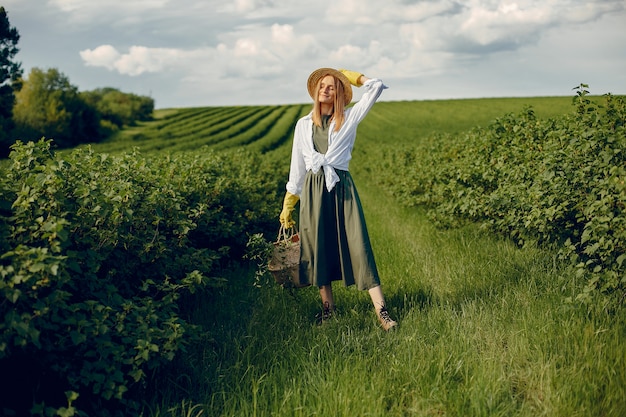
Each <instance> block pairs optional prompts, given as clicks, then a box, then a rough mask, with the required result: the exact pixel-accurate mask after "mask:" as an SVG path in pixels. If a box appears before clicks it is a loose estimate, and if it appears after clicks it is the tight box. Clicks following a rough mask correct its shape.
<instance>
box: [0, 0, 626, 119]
mask: <svg viewBox="0 0 626 417" xmlns="http://www.w3.org/2000/svg"><path fill="white" fill-rule="evenodd" d="M2 5H3V6H4V7H5V9H6V11H7V13H8V17H9V21H10V23H11V25H12V26H14V27H16V28H17V30H18V31H19V33H20V36H21V39H20V42H19V44H18V47H19V48H20V52H19V53H18V55H17V56H16V60H17V61H19V62H21V63H22V67H23V68H24V75H25V76H26V77H27V76H28V73H29V72H30V70H31V69H32V68H33V67H37V68H40V69H44V70H45V69H48V68H57V69H58V70H59V71H61V72H62V73H63V74H65V75H66V76H67V77H68V78H69V80H70V82H71V83H72V84H73V85H75V86H77V87H78V88H79V89H80V90H81V91H85V90H92V89H95V88H99V87H114V88H119V89H120V90H122V91H125V92H131V93H135V94H139V95H146V96H150V97H152V98H154V100H155V104H156V107H157V108H169V107H194V106H221V105H250V104H289V103H306V102H309V101H310V99H309V97H308V94H307V92H306V88H305V84H306V79H307V77H308V75H309V73H310V72H311V71H312V70H314V69H315V68H318V67H326V66H330V67H336V68H349V69H353V70H358V71H361V72H363V73H364V74H366V75H367V76H370V77H379V78H382V79H383V80H384V81H385V84H387V85H388V86H389V89H388V90H385V92H384V93H383V96H382V97H381V99H382V100H387V101H396V100H430V99H446V98H474V97H511V96H515V97H523V96H568V95H572V94H573V92H572V88H573V87H575V86H577V85H579V84H580V83H587V84H589V85H590V90H591V92H592V93H593V94H604V93H609V92H610V93H613V94H625V93H626V0H596V1H576V0H541V1H530V0H518V1H504V0H501V1H499V0H467V1H461V0H436V1H435V0H422V1H409V0H388V1H381V0H359V1H356V0H346V1H338V0H334V1H324V0H321V1H314V2H313V1H300V0H234V1H231V2H224V1H212V0H209V1H200V0H196V1H192V0H107V1H106V2H99V1H94V0H5V1H3V3H2ZM358 97H359V92H358V91H356V92H355V98H356V99H358Z"/></svg>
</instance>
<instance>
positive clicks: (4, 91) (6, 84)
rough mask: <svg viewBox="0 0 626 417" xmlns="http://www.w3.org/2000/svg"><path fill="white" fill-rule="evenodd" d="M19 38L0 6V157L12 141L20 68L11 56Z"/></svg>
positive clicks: (5, 154)
mask: <svg viewBox="0 0 626 417" xmlns="http://www.w3.org/2000/svg"><path fill="white" fill-rule="evenodd" d="M19 40H20V35H19V33H18V31H17V29H16V28H14V27H11V25H10V23H9V18H8V16H7V12H6V10H5V9H4V7H2V6H0V158H2V157H6V156H7V155H8V152H9V146H10V145H11V144H13V142H14V140H13V139H12V137H11V135H10V134H11V131H12V130H13V120H12V117H13V105H14V104H15V90H16V89H19V86H20V83H19V80H20V78H21V77H22V69H21V64H20V63H18V62H14V61H13V58H14V57H15V55H16V54H17V53H18V52H19V49H18V48H17V43H18V41H19Z"/></svg>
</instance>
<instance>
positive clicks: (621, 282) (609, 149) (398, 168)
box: [383, 84, 626, 299]
mask: <svg viewBox="0 0 626 417" xmlns="http://www.w3.org/2000/svg"><path fill="white" fill-rule="evenodd" d="M586 88H587V86H586V85H584V84H583V85H581V86H579V87H578V88H577V94H576V96H575V97H574V106H575V111H574V112H572V114H570V115H565V116H563V117H561V118H553V119H548V120H539V119H537V118H536V117H535V114H534V112H533V110H532V108H526V109H525V110H524V111H523V112H521V113H520V114H518V115H513V114H508V115H505V116H503V117H501V118H499V119H497V120H496V121H495V122H493V123H492V124H491V125H489V126H488V127H486V128H475V129H473V130H471V131H469V132H467V133H466V134H464V135H459V136H449V135H440V136H438V137H436V138H434V139H433V140H432V141H427V143H425V144H423V145H417V146H414V147H412V148H403V149H401V150H398V151H396V152H392V153H391V154H388V155H387V156H386V167H387V169H385V170H384V171H385V172H387V173H388V174H389V175H385V178H384V180H383V181H385V182H386V183H387V184H388V185H389V187H391V188H392V189H393V190H394V192H395V193H396V194H397V195H398V196H400V197H401V198H402V199H403V201H405V202H406V203H408V204H411V205H425V206H428V207H429V213H430V215H431V216H432V218H433V219H434V220H435V221H436V222H438V223H439V224H441V225H444V226H453V225H455V224H458V223H459V222H463V221H475V222H481V223H483V224H484V225H485V226H486V227H488V228H489V229H490V230H493V231H496V232H498V233H501V234H504V235H507V236H509V237H511V238H512V239H514V240H515V241H516V242H517V243H519V244H520V245H524V244H527V243H529V242H532V243H533V244H535V243H539V244H545V245H551V246H555V247H556V248H558V250H559V253H560V256H561V257H563V258H565V259H567V260H568V261H569V263H570V264H571V265H572V267H573V268H574V269H575V270H576V272H575V273H576V275H577V276H578V277H580V278H582V277H585V279H587V284H588V285H587V288H586V291H585V292H584V293H583V294H580V295H579V298H584V299H588V296H589V295H590V294H592V293H596V291H594V290H599V291H600V292H602V293H605V294H606V293H617V294H618V295H620V296H621V295H623V294H624V292H625V291H626V262H624V261H625V260H626V214H625V213H624V207H625V205H626V186H625V185H624V181H625V180H626V128H625V124H626V105H625V104H624V100H623V99H622V98H620V97H614V96H612V95H606V96H604V99H603V101H602V102H601V103H602V104H598V103H596V102H594V101H592V100H591V99H590V98H589V96H588V91H587V90H586Z"/></svg>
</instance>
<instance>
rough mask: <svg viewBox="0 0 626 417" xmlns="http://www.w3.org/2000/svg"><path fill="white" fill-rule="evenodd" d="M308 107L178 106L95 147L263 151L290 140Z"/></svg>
mask: <svg viewBox="0 0 626 417" xmlns="http://www.w3.org/2000/svg"><path fill="white" fill-rule="evenodd" d="M308 110H309V106H305V105H284V106H231V107H204V108H195V109H179V110H176V111H174V112H173V113H170V114H169V115H167V116H165V117H163V118H160V119H157V120H154V121H152V122H147V123H144V124H142V125H141V126H139V127H137V128H130V129H128V130H127V131H126V132H122V133H121V134H120V135H118V136H117V137H115V138H113V139H112V140H110V141H108V142H103V143H100V144H95V145H92V147H93V148H94V149H95V150H97V151H99V152H107V153H111V152H123V151H129V150H131V149H133V148H138V149H140V150H141V151H142V152H154V151H162V150H163V151H185V150H195V149H198V148H201V147H203V146H208V147H211V148H214V149H219V150H225V149H233V148H239V147H241V146H250V147H252V148H253V149H255V150H257V151H260V152H262V153H264V152H269V151H272V150H274V149H276V148H278V147H279V146H280V145H282V144H284V143H285V142H286V141H287V140H289V138H290V137H291V136H292V134H293V128H294V126H295V123H296V121H297V119H298V118H299V117H302V116H303V115H304V114H305V113H306V112H307V111H308Z"/></svg>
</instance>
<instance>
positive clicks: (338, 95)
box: [312, 74, 346, 132]
mask: <svg viewBox="0 0 626 417" xmlns="http://www.w3.org/2000/svg"><path fill="white" fill-rule="evenodd" d="M329 75H330V74H329ZM332 77H333V78H334V79H335V103H334V104H333V114H332V118H331V120H332V121H334V122H335V132H338V131H339V129H341V126H342V125H343V122H344V110H345V107H346V103H345V102H344V97H345V91H344V87H343V83H342V82H341V81H340V80H339V79H337V77H335V76H334V75H332ZM322 78H323V77H322ZM322 78H320V79H319V81H318V82H317V85H316V91H319V90H320V84H321V83H322ZM312 117H313V124H315V126H318V127H322V105H321V104H320V101H319V96H318V95H317V94H316V95H315V100H314V101H313V114H312Z"/></svg>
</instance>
